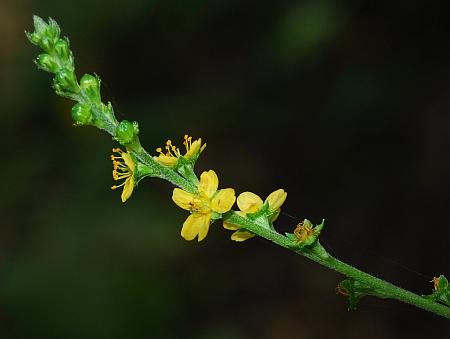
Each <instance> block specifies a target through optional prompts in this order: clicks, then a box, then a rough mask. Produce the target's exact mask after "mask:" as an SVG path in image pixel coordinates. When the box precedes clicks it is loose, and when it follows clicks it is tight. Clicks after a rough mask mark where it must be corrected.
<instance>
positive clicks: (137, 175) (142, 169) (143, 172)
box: [129, 153, 157, 185]
mask: <svg viewBox="0 0 450 339" xmlns="http://www.w3.org/2000/svg"><path fill="white" fill-rule="evenodd" d="M129 154H130V156H131V158H132V159H133V161H134V163H135V164H136V170H135V171H134V179H135V180H136V185H137V184H138V183H139V182H140V181H141V180H142V179H144V178H146V177H156V176H157V174H156V173H155V172H154V171H153V170H152V169H151V168H150V167H148V166H147V165H144V164H142V163H141V162H139V161H138V160H137V159H136V156H135V155H134V154H133V153H129Z"/></svg>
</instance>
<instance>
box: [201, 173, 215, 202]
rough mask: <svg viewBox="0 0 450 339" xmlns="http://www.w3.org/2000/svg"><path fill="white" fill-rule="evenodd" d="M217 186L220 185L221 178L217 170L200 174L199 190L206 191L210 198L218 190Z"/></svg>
mask: <svg viewBox="0 0 450 339" xmlns="http://www.w3.org/2000/svg"><path fill="white" fill-rule="evenodd" d="M217 187H219V178H218V177H217V174H216V172H214V171H213V170H209V171H207V172H206V171H205V172H203V173H202V175H201V176H200V183H199V184H198V189H199V191H200V192H202V193H204V194H205V195H206V196H207V197H208V198H212V196H213V195H214V193H216V191H217Z"/></svg>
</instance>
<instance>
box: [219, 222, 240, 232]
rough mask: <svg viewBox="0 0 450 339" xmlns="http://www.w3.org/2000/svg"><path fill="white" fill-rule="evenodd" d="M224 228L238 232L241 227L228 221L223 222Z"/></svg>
mask: <svg viewBox="0 0 450 339" xmlns="http://www.w3.org/2000/svg"><path fill="white" fill-rule="evenodd" d="M223 228H225V229H227V230H231V231H236V230H238V229H239V228H240V227H239V226H238V225H234V224H230V223H228V222H226V221H224V222H223Z"/></svg>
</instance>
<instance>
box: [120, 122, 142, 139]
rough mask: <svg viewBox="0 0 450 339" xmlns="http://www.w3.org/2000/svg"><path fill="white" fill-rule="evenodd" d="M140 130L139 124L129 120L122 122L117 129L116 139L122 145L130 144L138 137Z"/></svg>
mask: <svg viewBox="0 0 450 339" xmlns="http://www.w3.org/2000/svg"><path fill="white" fill-rule="evenodd" d="M138 133H139V129H138V128H137V123H136V122H134V123H131V122H129V121H128V120H122V121H121V122H120V123H119V125H117V127H116V138H117V140H119V142H120V143H121V144H122V145H126V144H130V143H131V142H133V141H134V139H135V137H136V136H137V135H138Z"/></svg>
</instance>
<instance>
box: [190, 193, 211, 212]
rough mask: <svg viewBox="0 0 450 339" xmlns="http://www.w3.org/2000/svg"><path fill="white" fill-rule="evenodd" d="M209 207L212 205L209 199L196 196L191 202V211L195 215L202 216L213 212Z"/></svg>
mask: <svg viewBox="0 0 450 339" xmlns="http://www.w3.org/2000/svg"><path fill="white" fill-rule="evenodd" d="M209 205H210V201H209V199H208V198H207V197H202V196H200V195H199V196H196V197H195V198H194V199H192V200H191V201H190V202H189V206H190V211H191V212H193V213H202V214H206V213H209V212H211V209H210V208H209Z"/></svg>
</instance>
